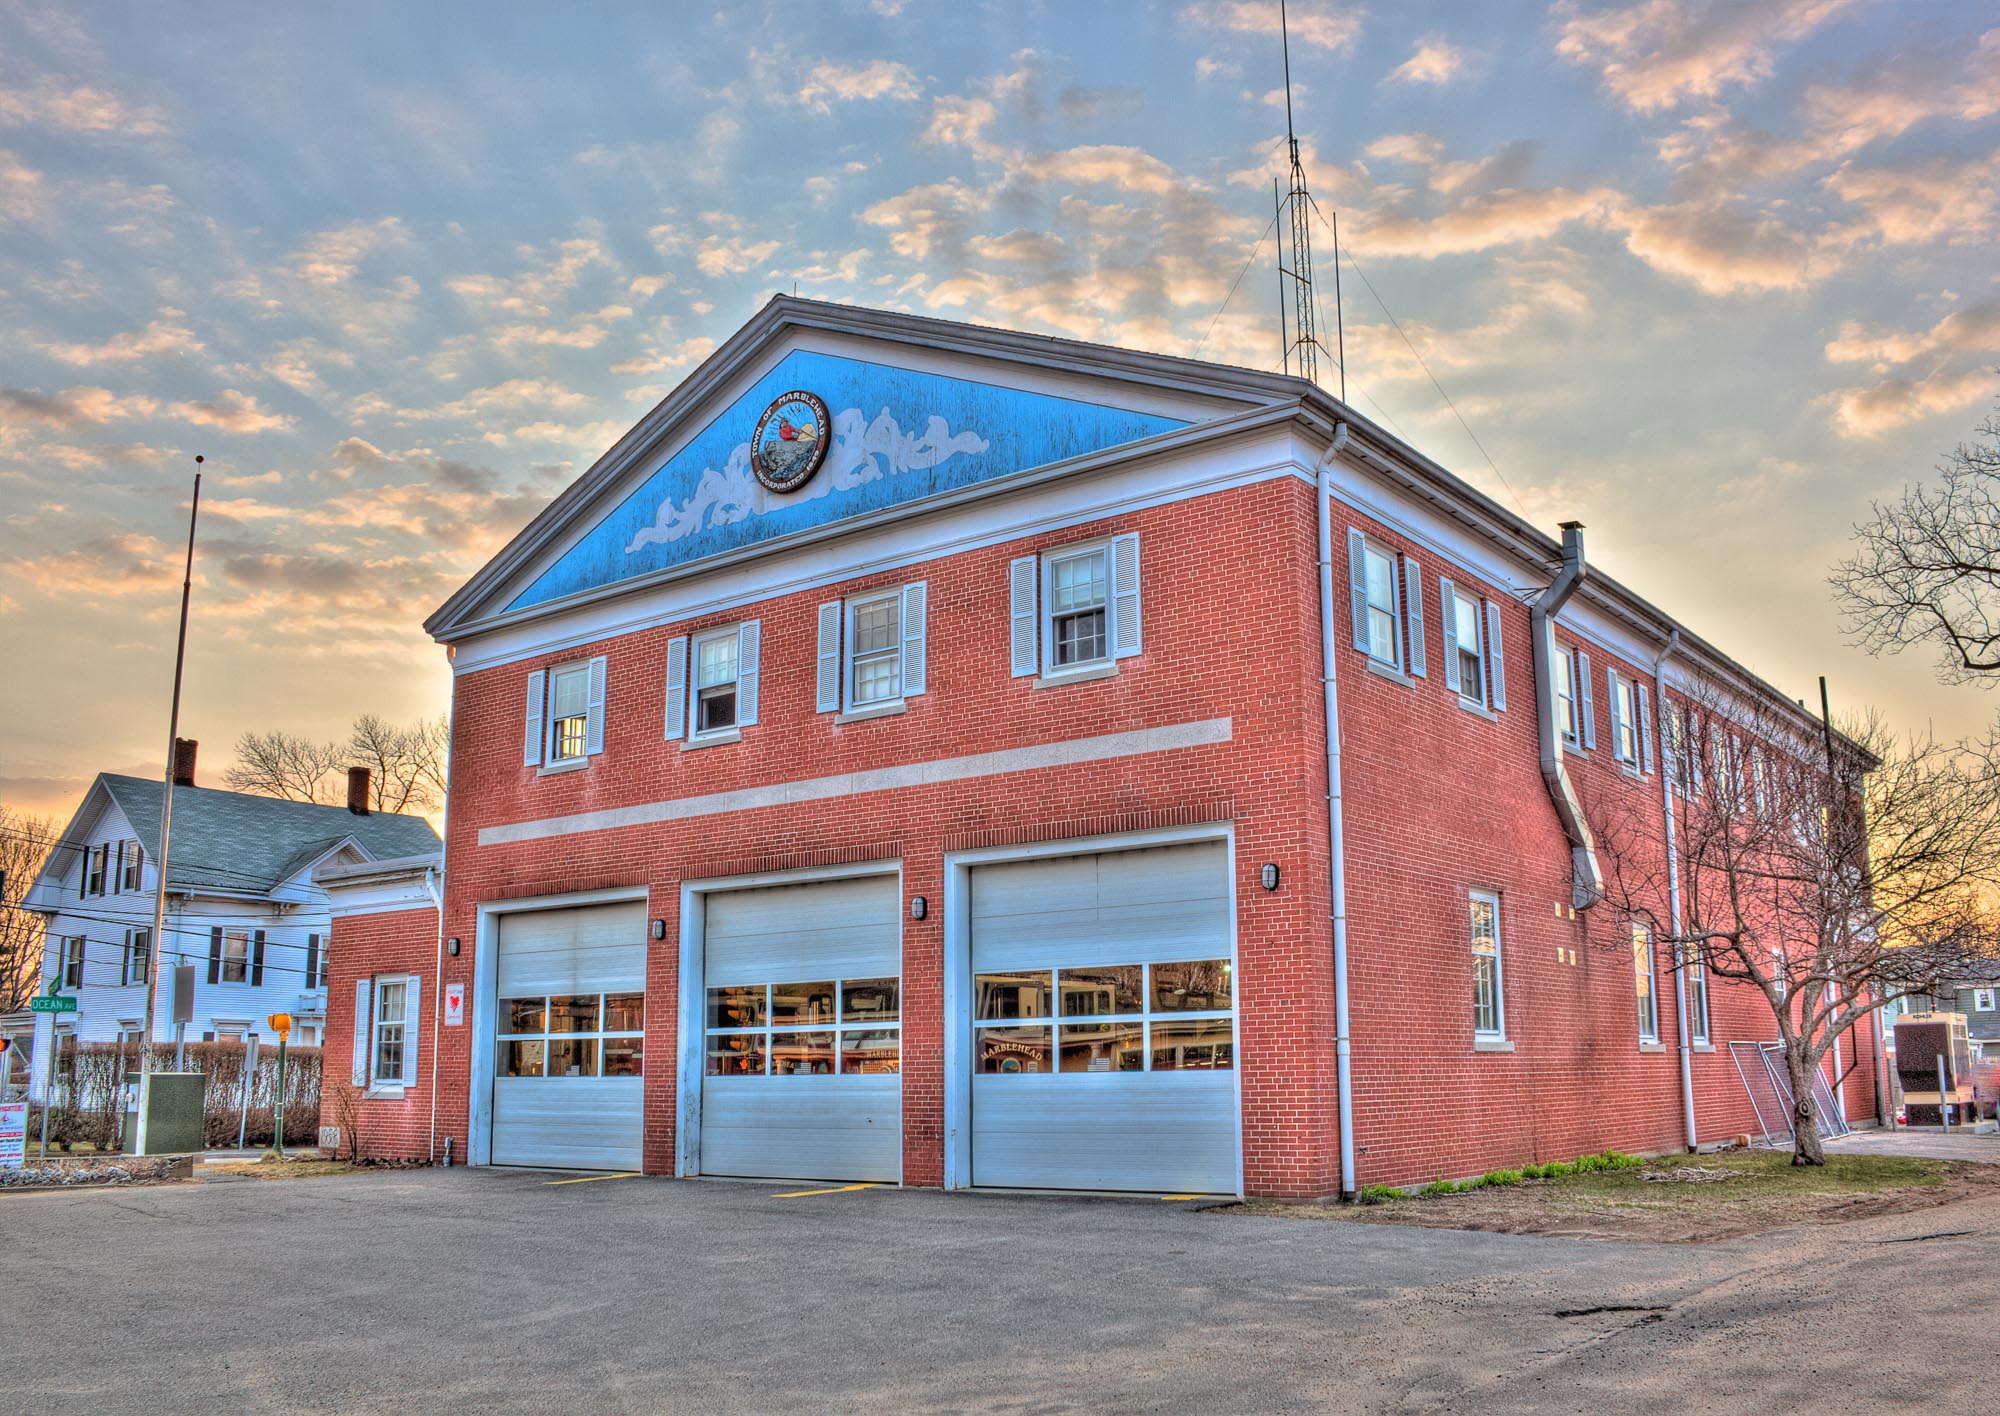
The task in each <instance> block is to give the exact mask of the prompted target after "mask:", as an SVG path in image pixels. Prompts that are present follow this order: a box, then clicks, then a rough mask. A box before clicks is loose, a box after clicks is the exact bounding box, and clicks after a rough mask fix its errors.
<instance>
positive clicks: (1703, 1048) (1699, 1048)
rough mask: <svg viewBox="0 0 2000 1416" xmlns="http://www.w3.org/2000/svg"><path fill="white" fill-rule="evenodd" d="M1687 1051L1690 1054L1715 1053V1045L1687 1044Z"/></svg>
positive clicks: (1702, 1043)
mask: <svg viewBox="0 0 2000 1416" xmlns="http://www.w3.org/2000/svg"><path fill="white" fill-rule="evenodd" d="M1688 1050H1689V1051H1690V1052H1713V1051H1715V1044H1714V1043H1712V1042H1691V1043H1689V1044H1688Z"/></svg>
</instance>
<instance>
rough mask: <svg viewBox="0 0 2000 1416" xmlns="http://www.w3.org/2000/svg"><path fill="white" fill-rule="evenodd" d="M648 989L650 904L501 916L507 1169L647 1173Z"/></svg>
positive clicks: (497, 1096) (498, 1137)
mask: <svg viewBox="0 0 2000 1416" xmlns="http://www.w3.org/2000/svg"><path fill="white" fill-rule="evenodd" d="M645 990H646V909H645V906H644V905H643V904H640V903H633V904H626V905H596V906H591V907H589V908H587V909H572V910H533V911H524V912H522V913H519V914H510V915H503V916H502V917H501V920H500V927H499V962H498V966H497V981H496V988H495V993H496V995H497V996H496V1002H497V1005H498V1006H497V1007H496V1009H495V1026H494V1048H493V1054H494V1055H493V1071H494V1077H493V1137H492V1147H491V1154H492V1160H493V1163H494V1164H495V1165H530V1166H536V1167H546V1168H551V1169H573V1170H637V1169H638V1168H639V1167H640V1164H641V1158H642V1152H643V1149H644V1127H645V1121H644V1115H645V1112H644V1101H645V1081H644V1073H645V1026H646V992H645Z"/></svg>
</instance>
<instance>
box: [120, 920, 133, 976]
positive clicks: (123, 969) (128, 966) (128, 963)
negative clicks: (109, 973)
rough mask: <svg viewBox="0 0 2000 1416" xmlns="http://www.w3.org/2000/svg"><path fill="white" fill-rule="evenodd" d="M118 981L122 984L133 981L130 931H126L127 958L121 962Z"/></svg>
mask: <svg viewBox="0 0 2000 1416" xmlns="http://www.w3.org/2000/svg"><path fill="white" fill-rule="evenodd" d="M118 981H119V982H120V983H130V982H131V981H132V931H131V930H129V929H128V930H126V931H125V957H124V958H123V959H121V960H120V961H119V965H118Z"/></svg>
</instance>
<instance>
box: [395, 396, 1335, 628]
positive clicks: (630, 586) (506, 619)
mask: <svg viewBox="0 0 2000 1416" xmlns="http://www.w3.org/2000/svg"><path fill="white" fill-rule="evenodd" d="M1297 416H1298V405H1297V404H1296V403H1281V404H1272V405H1269V406H1266V407H1261V408H1249V409H1245V410H1244V411H1243V412H1241V413H1233V414H1230V415H1228V416H1226V417H1222V418H1216V419H1211V420H1210V421H1208V422H1204V423H1190V424H1189V425H1187V426H1186V427H1184V428H1175V429H1172V430H1170V431H1168V432H1164V433H1155V434H1154V435H1153V436H1151V437H1149V438H1141V439H1139V440H1138V441H1136V442H1128V443H1119V444H1117V445H1116V446H1113V447H1108V448H1101V449H1099V450H1098V451H1096V452H1090V453H1085V454H1083V455H1082V456H1080V457H1072V458H1069V459H1067V460H1066V461H1063V462H1049V463H1044V464H1042V465H1041V466H1039V467H1028V468H1023V469H1021V470H1020V471H1018V472H1009V473H1007V474H1005V475H1004V476H1000V477H990V478H988V479H986V480H985V481H983V482H975V483H973V484H972V485H970V486H967V487H960V488H958V489H956V490H954V491H949V492H940V493H939V494H937V495H936V496H932V497H926V498H924V499H923V500H922V501H920V502H914V503H904V504H902V505H898V506H890V507H883V508H881V509H879V510H877V511H871V512H866V513H864V514H862V515H860V516H852V517H848V518H846V519H844V520H841V521H835V522H828V523H825V524H822V525H819V526H809V527H803V528H801V529H800V530H797V531H793V532H789V533H787V534H785V535H783V536H774V537H772V538H771V539H770V540H768V541H759V542H756V543H755V544H754V545H748V546H739V547H737V548H736V549H734V550H728V551H718V552H716V553H715V554H714V555H709V556H703V557H702V558H700V559H699V560H692V561H684V562H682V563H680V564H678V565H670V566H662V567H661V568H660V569H658V570H654V571H648V572H646V573H645V574H643V575H635V576H633V577H631V578H630V579H627V580H619V581H615V582H613V583H612V584H610V585H600V586H595V587H593V588H591V589H589V590H579V591H577V592H575V593H574V594H570V595H564V596H562V597H560V598H558V599H554V600H544V601H542V602H541V603H540V604H536V605H530V606H528V607H526V608H524V609H519V610H509V611H503V612H502V613H500V614H497V615H492V616H489V617H487V618H485V619H481V620H478V621H466V622H464V623H461V624H458V625H455V626H453V627H452V629H451V633H450V634H448V635H447V634H445V633H444V632H442V631H441V630H438V629H434V628H432V626H431V625H430V624H428V623H427V624H426V626H425V628H426V629H431V631H432V636H433V638H435V639H436V640H438V641H439V642H441V643H461V642H463V641H466V640H469V639H473V638H476V637H477V636H479V635H481V634H486V633H489V632H491V631H493V630H498V629H507V628H510V627H511V626H514V625H517V624H522V623H525V622H527V621H529V620H535V619H540V618H543V617H545V616H553V615H559V614H562V613H564V612H566V611H569V610H575V609H580V608H582V607H583V606H586V605H593V604H598V603H600V602H603V601H606V600H613V599H617V598H619V597H620V596H624V595H632V594H638V593H641V592H643V591H646V590H651V589H654V588H656V587H658V586H661V585H666V584H670V583H672V582H674V581H677V580H685V579H689V578H692V577H694V576H698V575H706V574H709V573H711V572H713V571H717V570H725V569H727V568H729V567H730V566H734V565H741V564H743V563H744V562H746V561H753V560H760V559H762V558H764V557H766V556H770V555H776V554H778V553H780V552H783V551H786V550H792V549H796V548H798V547H800V546H809V545H816V544H818V543H820V542H822V541H829V540H834V539H837V538H839V537H842V536H847V535H852V534H854V533H857V532H863V531H868V530H871V529H873V528H875V527H878V526H884V525H890V524H894V523H898V522H908V521H914V520H918V519H921V518H923V517H927V516H932V515H935V514H938V513H941V512H945V511H950V510H952V509H953V508H955V507H959V506H963V505H965V504H966V503H968V502H974V501H983V500H985V499H987V498H989V497H1000V496H1004V495H1006V494H1007V493H1009V492H1014V491H1020V490H1023V489H1026V488H1030V487H1037V486H1041V485H1043V484H1045V483H1048V482H1055V481H1061V480H1063V479H1065V478H1069V477H1076V476H1081V475H1084V474H1086V473H1090V472H1094V471H1097V470H1098V469H1099V468H1102V467H1107V466H1111V465H1114V464H1118V463H1125V462H1130V461H1133V460H1135V459H1139V458H1145V457H1152V456H1157V455H1161V454H1165V453H1174V452H1183V451H1186V450H1188V449H1190V448H1196V447H1202V446H1206V445H1207V444H1210V443H1215V442H1223V441H1227V440H1228V439H1230V438H1235V437H1241V436H1245V435H1248V434H1252V433H1256V432H1260V431H1263V430H1265V429H1267V428H1272V427H1277V426H1281V425H1283V424H1285V423H1288V422H1291V421H1293V420H1294V419H1295V418H1296V417H1297Z"/></svg>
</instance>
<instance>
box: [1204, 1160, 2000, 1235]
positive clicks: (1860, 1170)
mask: <svg viewBox="0 0 2000 1416" xmlns="http://www.w3.org/2000/svg"><path fill="white" fill-rule="evenodd" d="M1978 1196H1988V1197H1995V1198H2000V1166H1996V1165H1990V1164H1989V1165H1982V1164H1973V1163H1968V1162H1963V1161H1947V1160H1932V1159H1924V1158H1918V1157H1900V1156H1898V1157H1885V1156H1831V1157H1829V1158H1828V1163H1827V1165H1826V1167H1825V1168H1824V1169H1820V1170H1815V1169H1803V1170H1801V1169H1794V1168H1793V1167H1792V1165H1791V1164H1790V1163H1789V1157H1787V1156H1784V1155H1773V1154H1771V1153H1769V1152H1731V1153H1728V1154H1723V1155H1700V1156H1671V1157H1664V1158H1661V1159H1660V1160H1657V1161H1654V1162H1652V1163H1650V1164H1648V1165H1647V1166H1645V1167H1644V1168H1643V1169H1636V1170H1624V1171H1612V1172H1599V1173H1597V1174H1591V1175H1573V1176H1564V1177H1562V1178H1560V1179H1555V1180H1525V1181H1523V1182H1521V1183H1520V1184H1518V1185H1508V1186H1496V1187H1491V1188H1486V1189H1480V1190H1475V1191H1473V1192H1471V1193H1470V1194H1462V1195H1439V1196H1434V1197H1431V1198H1419V1197H1408V1198H1405V1199H1400V1200H1392V1201H1388V1202H1386V1203H1381V1204H1365V1205H1287V1204H1279V1203H1270V1202H1252V1203H1250V1204H1246V1205H1243V1206H1241V1207H1240V1211H1241V1212H1242V1213H1246V1214H1257V1215H1266V1216H1275V1217H1281V1218H1286V1217H1288V1218H1293V1219H1323V1220H1334V1221H1340V1222H1344V1223H1349V1224H1401V1225H1417V1226H1420V1227H1423V1228H1427V1229H1470V1230H1478V1231H1482V1232H1486V1233H1491V1234H1542V1235H1554V1236H1560V1237H1563V1238H1571V1239H1624V1240H1638V1241H1641V1242H1645V1243H1657V1244H1699V1243H1712V1242H1714V1241H1716V1240H1722V1239H1740V1238H1745V1237H1747V1236H1750V1235H1755V1234H1764V1233H1768V1232H1770V1231H1771V1230H1774V1229H1789V1228H1795V1227H1798V1226H1802V1225H1804V1226H1821V1225H1831V1224H1844V1223H1847V1222H1850V1221H1853V1220H1859V1219H1873V1218H1877V1217H1879V1216H1883V1215H1896V1214H1909V1213H1912V1212H1915V1211H1920V1210H1930V1209H1937V1208H1940V1207H1943V1206H1948V1205H1952V1204H1955V1203H1957V1202H1959V1201H1961V1200H1967V1199H1972V1198H1975V1197H1978Z"/></svg>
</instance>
